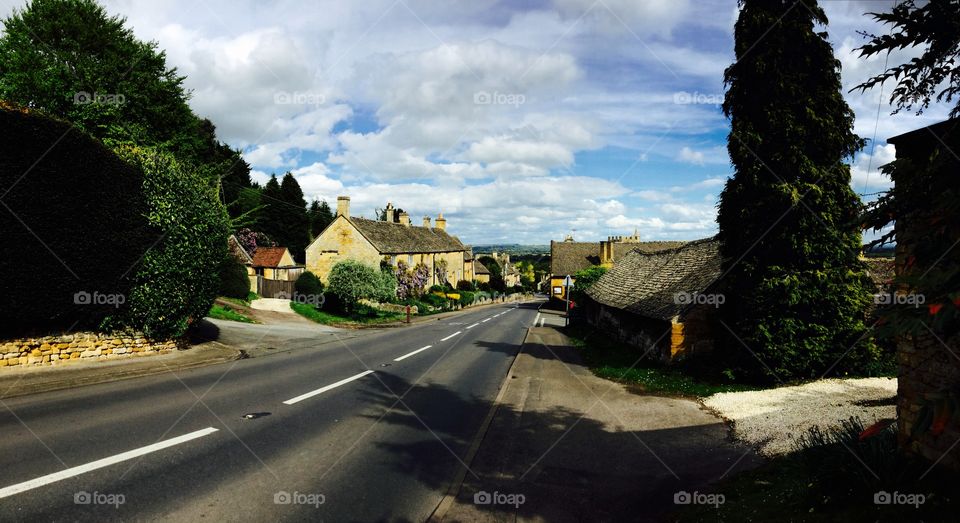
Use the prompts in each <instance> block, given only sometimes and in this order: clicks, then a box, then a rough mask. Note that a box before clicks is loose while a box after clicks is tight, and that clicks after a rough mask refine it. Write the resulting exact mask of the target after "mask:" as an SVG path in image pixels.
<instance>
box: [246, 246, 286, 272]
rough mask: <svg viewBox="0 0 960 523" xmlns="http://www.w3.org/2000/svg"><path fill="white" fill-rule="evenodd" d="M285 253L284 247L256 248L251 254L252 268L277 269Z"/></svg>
mask: <svg viewBox="0 0 960 523" xmlns="http://www.w3.org/2000/svg"><path fill="white" fill-rule="evenodd" d="M285 252H287V248H286V247H257V250H256V251H255V252H254V253H253V266H254V267H279V266H280V259H281V258H283V253H285Z"/></svg>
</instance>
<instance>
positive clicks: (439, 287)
mask: <svg viewBox="0 0 960 523" xmlns="http://www.w3.org/2000/svg"><path fill="white" fill-rule="evenodd" d="M427 290H429V291H430V292H447V289H445V288H444V287H443V285H431V286H430V288H429V289H427Z"/></svg>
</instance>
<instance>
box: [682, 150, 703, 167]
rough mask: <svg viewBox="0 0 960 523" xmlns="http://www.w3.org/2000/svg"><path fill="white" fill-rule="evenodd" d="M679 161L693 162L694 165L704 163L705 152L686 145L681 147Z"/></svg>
mask: <svg viewBox="0 0 960 523" xmlns="http://www.w3.org/2000/svg"><path fill="white" fill-rule="evenodd" d="M677 161H680V162H684V163H692V164H694V165H703V164H704V159H703V153H702V152H700V151H694V150H693V149H691V148H689V147H684V148H683V149H680V152H679V153H678V154H677Z"/></svg>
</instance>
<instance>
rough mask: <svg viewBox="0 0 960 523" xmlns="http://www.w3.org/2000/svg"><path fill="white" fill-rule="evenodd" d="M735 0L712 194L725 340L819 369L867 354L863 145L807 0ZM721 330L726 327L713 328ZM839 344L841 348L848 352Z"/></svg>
mask: <svg viewBox="0 0 960 523" xmlns="http://www.w3.org/2000/svg"><path fill="white" fill-rule="evenodd" d="M806 4H807V5H806V7H804V8H796V7H795V6H794V2H793V1H789V0H741V2H740V6H741V10H740V16H739V18H738V20H737V23H736V28H735V41H736V43H735V47H736V62H734V63H733V65H731V66H730V67H729V68H728V69H727V70H726V73H725V83H726V84H727V86H728V91H727V94H726V99H725V101H724V104H723V111H724V113H725V114H726V115H727V116H728V117H729V118H730V124H731V131H730V135H729V138H728V150H729V153H730V159H731V161H732V163H733V165H734V168H735V174H734V176H733V177H732V178H731V179H730V180H728V181H727V184H726V186H725V187H724V189H723V192H722V194H721V196H720V205H719V212H718V216H717V222H718V224H719V228H720V233H719V238H720V240H721V242H722V247H721V251H722V255H723V258H724V262H723V274H724V278H723V281H722V285H723V288H724V292H725V294H726V304H725V306H724V307H723V309H722V314H721V318H722V319H723V321H724V323H725V325H727V326H728V327H729V329H730V332H731V333H732V334H733V336H730V337H729V339H728V340H726V341H727V343H726V344H725V346H726V347H728V348H730V349H732V350H735V351H736V352H735V354H736V355H737V356H739V358H738V361H739V364H740V366H741V368H742V369H743V370H745V371H747V372H749V373H752V374H753V375H754V376H756V377H762V378H765V379H768V380H769V379H789V378H799V377H818V376H820V375H821V374H822V373H824V372H828V371H834V372H836V371H837V370H839V369H845V368H851V367H855V366H857V365H861V364H864V363H866V362H867V361H868V360H869V359H871V358H872V357H874V354H873V351H875V350H876V349H875V348H874V346H873V344H872V343H870V342H869V341H865V340H864V339H862V338H864V334H865V333H866V326H865V324H864V317H865V309H866V307H867V305H868V302H869V292H870V289H871V288H872V286H871V284H870V280H869V279H868V277H867V276H866V272H865V268H864V267H863V265H862V264H861V262H860V261H859V259H858V255H859V250H860V248H861V236H860V231H859V227H858V225H857V223H856V217H857V213H858V208H859V200H858V198H857V196H856V195H855V194H854V192H853V191H852V189H851V188H850V169H849V166H848V165H846V164H844V163H843V162H844V159H847V158H850V157H852V156H853V154H854V153H855V152H856V151H858V150H860V149H861V148H862V147H863V140H862V139H861V138H860V137H858V136H857V135H856V134H854V133H853V121H854V114H853V111H852V110H851V109H850V107H848V106H847V104H846V102H845V101H844V100H843V96H842V95H841V83H840V64H839V61H837V60H836V58H834V55H833V51H832V49H831V47H830V44H829V43H828V41H827V35H826V33H825V32H817V26H818V25H819V26H826V24H827V18H826V15H825V14H824V12H823V10H822V9H821V8H820V7H819V6H818V5H817V3H816V2H815V1H814V2H807V3H806ZM720 330H721V331H722V332H725V333H726V332H727V329H726V328H724V327H720ZM848 350H849V353H847V351H848Z"/></svg>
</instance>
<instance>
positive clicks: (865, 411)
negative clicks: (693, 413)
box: [703, 378, 897, 456]
mask: <svg viewBox="0 0 960 523" xmlns="http://www.w3.org/2000/svg"><path fill="white" fill-rule="evenodd" d="M896 394H897V380H896V379H895V378H863V379H843V380H840V379H829V380H821V381H816V382H813V383H807V384H805V385H798V386H794V387H779V388H776V389H769V390H759V391H749V392H724V393H721V394H714V395H713V396H710V397H708V398H706V399H705V400H704V402H703V403H704V405H706V406H707V407H709V408H711V409H713V410H715V411H716V412H717V413H719V414H720V415H721V416H723V417H724V418H726V419H728V420H730V421H732V422H733V426H734V436H735V437H736V438H737V439H739V440H741V441H745V442H747V443H749V444H751V445H754V446H756V447H757V448H759V449H760V452H761V453H762V454H764V455H767V456H776V455H781V454H786V453H788V452H790V451H792V450H793V442H794V440H795V439H796V438H797V437H798V436H799V435H801V434H803V433H805V432H806V431H807V429H808V428H810V427H812V426H814V425H819V426H820V427H821V428H826V427H828V426H837V425H839V424H840V421H842V420H845V419H848V418H850V417H851V416H855V417H859V418H860V419H861V420H862V421H863V424H864V425H865V426H869V425H870V424H872V423H873V422H874V421H876V420H879V419H881V418H893V417H896V406H895V405H894V400H893V398H894V397H895V396H896Z"/></svg>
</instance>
